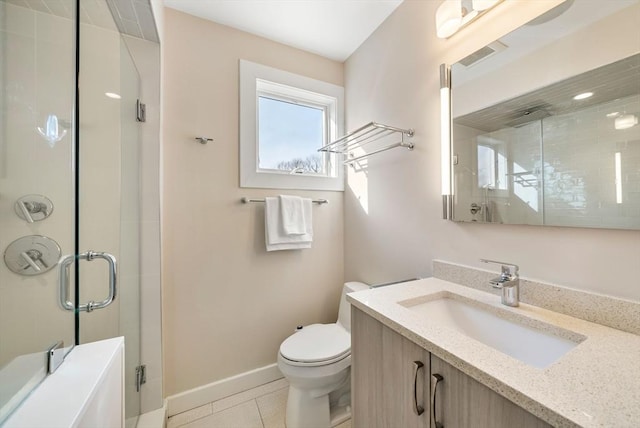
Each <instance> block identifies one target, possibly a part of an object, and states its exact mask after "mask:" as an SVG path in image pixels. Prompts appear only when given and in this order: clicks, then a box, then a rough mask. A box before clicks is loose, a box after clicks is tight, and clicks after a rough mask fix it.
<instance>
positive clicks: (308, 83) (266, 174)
mask: <svg viewBox="0 0 640 428" xmlns="http://www.w3.org/2000/svg"><path fill="white" fill-rule="evenodd" d="M260 96H266V97H268V98H273V99H276V100H281V101H287V102H294V103H298V104H300V105H307V106H310V107H314V108H322V109H324V111H325V118H326V127H325V128H326V129H325V132H324V134H325V135H324V144H328V143H330V142H331V141H333V140H335V139H337V138H338V137H339V136H341V135H342V134H343V132H344V131H343V123H344V88H342V87H341V86H337V85H333V84H331V83H327V82H322V81H320V80H315V79H311V78H309V77H305V76H300V75H298V74H294V73H289V72H286V71H282V70H278V69H275V68H272V67H267V66H264V65H261V64H256V63H253V62H250V61H246V60H240V187H257V188H268V189H301V190H331V191H344V167H343V165H342V155H338V154H334V153H324V152H321V154H322V155H323V161H324V164H325V173H324V174H315V173H304V174H289V172H288V171H281V170H275V169H264V168H263V169H261V168H260V167H259V159H258V156H259V147H258V144H259V142H258V97H260Z"/></svg>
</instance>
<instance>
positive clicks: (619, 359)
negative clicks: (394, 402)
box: [347, 278, 640, 428]
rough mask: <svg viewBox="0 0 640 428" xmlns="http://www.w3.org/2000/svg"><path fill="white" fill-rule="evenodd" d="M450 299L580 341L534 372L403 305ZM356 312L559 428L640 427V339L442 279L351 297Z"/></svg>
mask: <svg viewBox="0 0 640 428" xmlns="http://www.w3.org/2000/svg"><path fill="white" fill-rule="evenodd" d="M443 292H444V293H452V294H455V295H458V296H461V297H462V298H463V299H471V300H472V301H474V302H479V305H481V306H483V307H484V308H485V309H488V310H489V311H491V312H493V313H494V314H496V315H499V316H500V317H501V318H511V319H513V320H516V321H517V322H518V323H521V324H527V325H529V326H534V327H536V328H538V329H542V330H547V331H549V332H552V333H553V334H555V335H558V336H561V337H563V336H564V337H566V338H572V339H576V338H579V339H578V340H576V341H579V340H582V341H581V342H580V343H579V344H578V345H577V346H576V347H575V348H573V349H571V350H570V351H569V352H568V353H566V354H565V355H563V356H562V357H560V359H558V360H557V361H556V362H554V363H552V364H551V365H549V366H548V367H546V368H544V369H541V368H535V367H533V366H529V365H527V364H525V363H523V362H521V361H519V360H517V359H515V358H512V357H510V356H508V355H506V354H503V353H502V352H500V351H498V350H495V349H493V348H491V347H489V346H487V345H484V344H483V343H481V342H478V341H476V340H474V339H471V338H469V337H467V336H465V335H464V334H462V333H459V332H457V331H454V330H452V329H448V328H446V327H443V326H441V325H440V326H439V325H438V324H437V323H435V322H433V323H428V322H426V320H425V316H424V315H420V314H418V313H415V312H414V311H411V310H410V309H408V308H407V307H406V306H403V305H401V304H399V303H398V302H406V301H410V300H411V299H421V298H422V299H423V300H429V298H428V297H424V296H428V295H434V294H435V295H438V293H440V294H442V293H443ZM347 299H348V300H349V302H351V304H352V305H353V306H355V307H356V308H358V309H360V310H362V311H363V312H365V313H367V314H369V315H371V316H372V317H373V318H375V319H377V320H379V321H381V322H382V323H383V324H385V325H386V326H388V327H390V328H391V329H393V330H395V331H396V332H398V333H400V334H401V335H402V336H404V337H406V338H408V339H410V340H412V341H413V342H415V343H417V344H418V345H420V346H422V347H423V348H425V349H426V350H427V351H429V352H431V353H432V354H434V355H435V356H437V357H439V358H441V359H443V360H444V361H446V362H448V363H449V364H451V365H452V366H454V367H456V368H457V369H459V370H461V371H462V372H464V373H465V374H467V375H469V376H471V377H472V378H474V379H476V380H477V381H479V382H481V383H482V384H484V385H486V386H487V387H489V388H490V389H492V390H494V391H496V392H497V393H499V394H500V395H502V396H504V397H506V398H508V399H509V400H511V401H513V402H514V403H516V404H517V405H519V406H520V407H522V408H524V409H525V410H527V411H529V412H531V413H532V414H534V415H535V416H537V417H539V418H540V419H542V420H544V421H546V422H547V423H549V424H551V425H553V426H556V427H576V426H578V427H585V428H586V427H616V428H620V427H638V426H640V336H637V335H635V334H631V333H626V332H623V331H620V330H616V329H613V328H610V327H605V326H602V325H600V324H595V323H592V322H588V321H584V320H581V319H578V318H574V317H571V316H568V315H563V314H559V313H556V312H552V311H549V310H546V309H542V308H539V307H536V306H532V305H528V304H524V303H520V306H519V307H517V308H510V307H507V306H505V305H502V304H501V303H500V298H499V297H496V296H495V295H493V294H490V293H485V292H482V291H479V290H475V289H472V288H469V287H465V286H462V285H458V284H454V283H451V282H448V281H443V280H440V279H437V278H428V279H421V280H417V281H410V282H405V283H402V284H397V285H391V286H387V287H380V288H373V289H370V290H365V291H359V292H355V293H351V294H349V295H348V297H347Z"/></svg>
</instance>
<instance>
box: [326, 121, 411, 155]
mask: <svg viewBox="0 0 640 428" xmlns="http://www.w3.org/2000/svg"><path fill="white" fill-rule="evenodd" d="M395 134H400V141H399V142H396V143H394V144H390V145H387V146H383V147H378V148H376V149H374V150H372V151H370V152H368V153H365V154H363V155H360V156H357V157H354V156H353V153H352V152H353V151H354V150H356V149H358V148H361V147H363V146H365V145H367V144H370V143H373V142H374V141H378V140H380V139H382V138H384V137H389V136H393V135H395ZM413 134H414V131H413V129H402V128H396V127H395V126H389V125H383V124H381V123H377V122H370V123H367V124H366V125H364V126H362V127H360V128H358V129H356V130H355V131H353V132H350V133H348V134H347V135H345V136H344V137H342V138H338V139H337V140H335V141H333V142H331V143H329V144H327V145H326V146H324V147H322V148H321V149H318V151H319V152H328V153H341V154H346V155H347V157H348V158H347V159H345V161H344V163H346V164H351V163H353V162H355V161H358V160H360V159H364V158H366V157H369V156H371V155H375V154H377V153H381V152H384V151H387V150H390V149H394V148H396V147H404V148H407V149H409V150H413V147H414V145H413V143H411V142H406V141H405V136H406V137H413Z"/></svg>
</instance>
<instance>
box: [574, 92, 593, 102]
mask: <svg viewBox="0 0 640 428" xmlns="http://www.w3.org/2000/svg"><path fill="white" fill-rule="evenodd" d="M591 96H593V92H583V93H581V94H578V95H576V96H575V97H573V99H574V100H584V99H587V98H589V97H591Z"/></svg>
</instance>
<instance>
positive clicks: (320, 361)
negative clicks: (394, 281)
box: [278, 282, 369, 428]
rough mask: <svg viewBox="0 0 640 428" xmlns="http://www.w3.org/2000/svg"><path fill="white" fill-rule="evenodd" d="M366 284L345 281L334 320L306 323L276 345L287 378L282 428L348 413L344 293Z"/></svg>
mask: <svg viewBox="0 0 640 428" xmlns="http://www.w3.org/2000/svg"><path fill="white" fill-rule="evenodd" d="M368 288H369V286H368V285H367V284H363V283H360V282H347V283H346V284H344V287H343V288H342V297H341V298H340V309H339V311H338V320H337V322H335V323H333V324H311V325H308V326H305V327H303V328H301V329H299V330H298V331H297V332H296V333H294V334H292V335H291V336H289V337H288V338H287V339H285V340H284V342H282V344H281V345H280V351H279V352H278V368H279V369H280V371H281V372H282V374H283V375H284V377H286V378H287V380H288V381H289V397H288V398H287V415H286V426H287V428H329V427H332V426H336V425H338V424H340V423H342V422H343V421H345V420H347V419H349V418H350V417H351V407H350V406H351V384H350V381H351V376H350V372H351V370H350V369H351V305H350V304H349V302H347V297H346V296H347V293H351V292H353V291H360V290H366V289H368Z"/></svg>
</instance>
